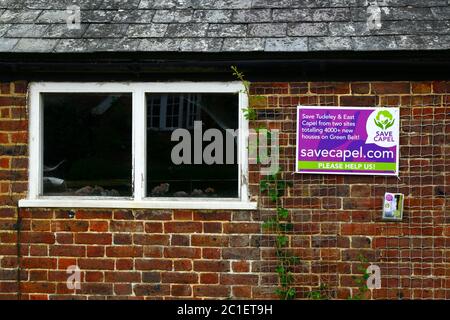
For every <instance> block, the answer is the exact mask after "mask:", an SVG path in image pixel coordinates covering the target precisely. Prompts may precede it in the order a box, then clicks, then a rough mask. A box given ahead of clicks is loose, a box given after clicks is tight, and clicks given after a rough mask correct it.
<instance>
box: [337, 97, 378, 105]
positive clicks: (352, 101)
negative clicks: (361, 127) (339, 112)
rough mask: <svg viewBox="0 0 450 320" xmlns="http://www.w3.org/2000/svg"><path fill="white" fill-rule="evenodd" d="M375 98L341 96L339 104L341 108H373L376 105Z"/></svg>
mask: <svg viewBox="0 0 450 320" xmlns="http://www.w3.org/2000/svg"><path fill="white" fill-rule="evenodd" d="M377 101H378V100H377V97H376V96H357V95H353V96H341V97H340V98H339V104H340V105H341V106H350V107H352V106H355V107H374V106H376V105H377Z"/></svg>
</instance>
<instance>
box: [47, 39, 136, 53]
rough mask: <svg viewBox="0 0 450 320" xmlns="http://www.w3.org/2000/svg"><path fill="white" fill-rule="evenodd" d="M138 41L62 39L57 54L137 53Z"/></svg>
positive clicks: (56, 49)
mask: <svg viewBox="0 0 450 320" xmlns="http://www.w3.org/2000/svg"><path fill="white" fill-rule="evenodd" d="M139 42H140V40H138V39H61V40H60V42H59V43H58V44H57V46H56V47H55V49H54V51H55V52H95V51H136V50H137V49H138V47H139Z"/></svg>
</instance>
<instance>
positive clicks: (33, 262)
mask: <svg viewBox="0 0 450 320" xmlns="http://www.w3.org/2000/svg"><path fill="white" fill-rule="evenodd" d="M56 264H57V260H56V259H55V258H38V257H24V258H22V260H21V266H22V267H23V268H28V269H56Z"/></svg>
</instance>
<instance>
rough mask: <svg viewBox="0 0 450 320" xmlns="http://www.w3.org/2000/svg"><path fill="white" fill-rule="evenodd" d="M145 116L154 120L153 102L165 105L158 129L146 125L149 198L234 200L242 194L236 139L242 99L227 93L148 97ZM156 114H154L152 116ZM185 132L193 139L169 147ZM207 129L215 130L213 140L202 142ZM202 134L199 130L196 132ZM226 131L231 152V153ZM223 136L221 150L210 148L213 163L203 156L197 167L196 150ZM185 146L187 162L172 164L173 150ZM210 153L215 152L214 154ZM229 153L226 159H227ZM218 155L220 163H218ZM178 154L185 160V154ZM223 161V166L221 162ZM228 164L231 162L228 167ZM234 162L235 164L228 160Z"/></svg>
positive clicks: (151, 125) (182, 140)
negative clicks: (180, 131)
mask: <svg viewBox="0 0 450 320" xmlns="http://www.w3.org/2000/svg"><path fill="white" fill-rule="evenodd" d="M146 100H147V113H148V114H149V115H150V114H152V113H151V112H152V107H151V106H152V102H153V101H161V105H160V107H161V110H160V113H159V114H160V117H162V119H161V120H162V121H160V126H159V127H158V128H155V127H154V122H147V126H148V127H147V196H149V197H222V198H224V197H226V198H236V197H238V195H239V192H238V190H239V188H238V164H237V141H238V140H237V138H233V136H232V134H233V133H234V134H236V133H237V132H235V130H237V129H238V127H239V122H238V95H237V94H228V93H220V94H216V93H207V94H205V93H179V94H178V93H177V94H158V93H151V94H150V93H148V94H147V95H146ZM153 114H154V113H153ZM194 121H197V126H199V125H200V123H201V128H202V129H201V135H200V139H195V138H194ZM179 126H181V127H180V128H181V129H184V132H186V133H188V135H189V137H190V143H189V141H188V142H187V143H186V144H185V143H184V142H185V141H184V138H179V139H177V140H175V141H171V137H172V133H173V132H174V130H175V129H177V128H178V129H180V128H179ZM208 129H216V131H215V135H214V136H213V138H211V139H209V140H208V141H203V142H202V136H203V134H205V132H207V130H208ZM197 131H200V130H197ZM227 131H228V148H227ZM217 134H220V135H221V137H222V142H223V143H222V142H220V141H218V144H217V145H220V148H212V149H214V150H213V151H211V152H209V153H207V154H211V155H212V157H213V159H214V160H215V161H214V163H211V161H210V162H208V161H205V159H204V157H203V156H202V154H201V153H200V154H199V156H200V160H201V163H199V164H195V163H194V152H195V147H194V145H195V144H200V145H201V146H202V147H201V150H202V152H203V150H205V148H207V146H208V145H210V144H211V143H212V142H215V141H216V135H217ZM180 143H183V145H184V146H186V145H187V146H189V147H188V148H183V150H187V149H189V151H190V154H191V156H190V157H186V158H189V161H184V162H183V163H181V164H179V163H176V162H174V161H173V159H172V157H171V154H172V150H173V149H174V147H176V146H179V145H180ZM210 150H211V149H210ZM227 151H228V154H227ZM220 153H221V154H222V157H220V156H219V155H220ZM176 154H180V155H181V156H183V155H184V152H182V151H181V152H178V153H176ZM186 158H183V159H185V160H186ZM220 158H221V159H222V161H220ZM227 158H228V161H227ZM230 159H231V160H230Z"/></svg>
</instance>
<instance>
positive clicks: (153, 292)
mask: <svg viewBox="0 0 450 320" xmlns="http://www.w3.org/2000/svg"><path fill="white" fill-rule="evenodd" d="M133 292H134V294H135V295H136V296H151V297H155V296H164V295H168V294H169V293H170V286H169V285H161V284H137V285H135V286H134V287H133Z"/></svg>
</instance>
